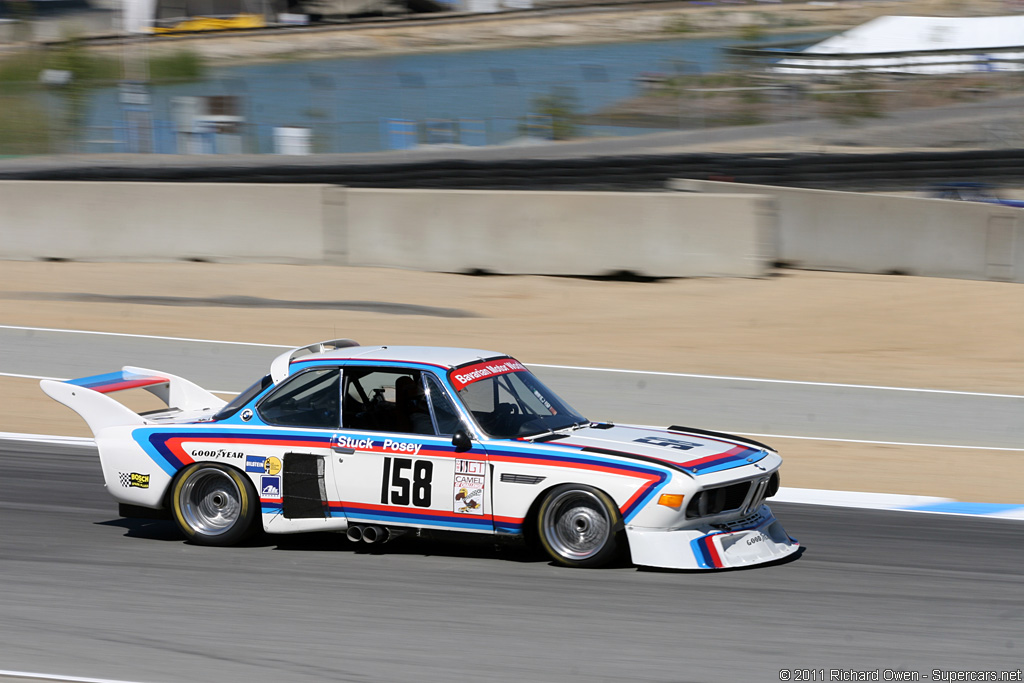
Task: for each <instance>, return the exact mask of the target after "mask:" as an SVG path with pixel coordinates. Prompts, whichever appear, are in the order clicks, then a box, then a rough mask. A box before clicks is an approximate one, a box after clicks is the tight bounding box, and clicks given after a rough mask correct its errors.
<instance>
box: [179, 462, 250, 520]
mask: <svg viewBox="0 0 1024 683" xmlns="http://www.w3.org/2000/svg"><path fill="white" fill-rule="evenodd" d="M179 496H180V497H179V499H178V502H179V504H180V506H181V514H182V517H184V518H185V522H187V523H188V525H189V526H190V527H191V528H192V529H193V530H194V531H195V532H196V533H199V534H203V535H206V536H217V535H218V534H223V533H225V532H226V531H229V530H230V529H231V528H232V527H234V525H235V524H236V523H237V522H238V519H239V517H240V516H241V510H242V502H241V501H242V493H241V491H239V490H238V484H236V483H235V480H234V479H232V478H231V476H230V475H229V474H228V473H227V472H224V471H222V470H218V469H213V468H212V467H211V468H204V469H200V470H197V471H196V472H194V473H193V474H192V475H191V476H190V477H189V478H188V480H187V481H186V482H185V483H184V485H183V486H182V487H181V492H180V493H179Z"/></svg>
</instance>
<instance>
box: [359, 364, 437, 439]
mask: <svg viewBox="0 0 1024 683" xmlns="http://www.w3.org/2000/svg"><path fill="white" fill-rule="evenodd" d="M343 395H344V404H343V406H342V411H341V424H342V427H343V428H345V429H362V430H368V431H380V432H401V433H405V434H434V425H433V422H432V421H431V419H430V407H429V406H428V405H427V400H426V394H425V392H424V390H423V378H422V376H421V374H420V371H419V370H405V369H396V368H372V367H371V368H364V367H354V368H346V369H345V390H344V392H343Z"/></svg>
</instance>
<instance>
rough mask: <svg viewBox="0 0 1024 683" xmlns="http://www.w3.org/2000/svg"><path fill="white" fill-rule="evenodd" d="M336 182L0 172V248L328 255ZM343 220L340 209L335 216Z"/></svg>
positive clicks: (226, 256) (111, 254)
mask: <svg viewBox="0 0 1024 683" xmlns="http://www.w3.org/2000/svg"><path fill="white" fill-rule="evenodd" d="M338 192H343V190H342V189H340V188H335V187H333V186H329V185H252V184H202V183H88V182H46V181H39V182H34V181H5V182H0V258H6V259H12V258H13V259H33V258H64V259H80V260H97V261H116V260H153V259H156V260H173V259H204V260H239V261H269V262H284V263H288V262H307V261H320V260H322V259H323V258H324V252H325V231H327V230H328V229H337V226H336V225H330V224H329V221H328V218H330V215H329V214H330V211H326V212H325V206H329V198H330V196H331V195H332V194H336V193H338ZM333 220H334V222H336V221H337V217H336V216H335V217H334V219H333Z"/></svg>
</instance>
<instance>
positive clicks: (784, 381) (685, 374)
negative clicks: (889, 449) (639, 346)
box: [527, 363, 1024, 398]
mask: <svg viewBox="0 0 1024 683" xmlns="http://www.w3.org/2000/svg"><path fill="white" fill-rule="evenodd" d="M527 365H529V366H531V367H535V368H558V369H561V370H586V371H588V372H621V373H628V374H631V375H660V376H664V377H690V378H693V379H718V380H728V381H732V382H764V383H768V384H798V385H804V386H813V387H839V388H842V389H872V390H876V391H913V392H918V393H922V394H956V395H958V396H987V397H990V398H1024V395H1021V394H993V393H987V392H981V391H953V390H951V389H918V388H913V387H886V386H880V385H874V384H841V383H838V382H805V381H800V380H793V379H764V378H761V377H733V376H730V375H697V374H693V373H688V372H658V371H656V370H620V369H616V368H591V367H586V366H583V365H541V364H540V363H527Z"/></svg>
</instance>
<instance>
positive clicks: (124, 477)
mask: <svg viewBox="0 0 1024 683" xmlns="http://www.w3.org/2000/svg"><path fill="white" fill-rule="evenodd" d="M117 476H118V479H119V480H120V482H121V486H122V487H124V488H126V489H148V488H149V475H148V474H139V473H138V472H118V473H117Z"/></svg>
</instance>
